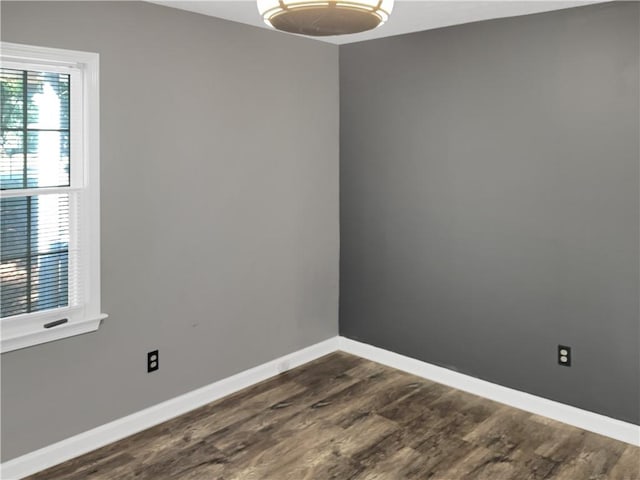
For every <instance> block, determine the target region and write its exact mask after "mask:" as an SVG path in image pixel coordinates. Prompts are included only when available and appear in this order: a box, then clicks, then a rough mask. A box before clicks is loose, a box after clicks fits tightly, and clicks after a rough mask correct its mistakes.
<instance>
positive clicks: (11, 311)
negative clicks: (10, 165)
mask: <svg viewBox="0 0 640 480" xmlns="http://www.w3.org/2000/svg"><path fill="white" fill-rule="evenodd" d="M0 219H1V222H2V225H1V226H0V242H1V245H2V252H1V255H0V257H1V263H2V266H1V268H0V275H1V278H0V280H1V282H2V284H1V285H0V304H1V308H0V310H1V311H2V316H3V317H5V316H11V315H17V314H21V313H28V312H37V311H40V310H46V309H49V308H56V307H61V306H66V305H68V297H69V293H68V284H69V195H66V194H64V195H62V194H61V195H38V196H33V197H15V198H6V199H2V200H0Z"/></svg>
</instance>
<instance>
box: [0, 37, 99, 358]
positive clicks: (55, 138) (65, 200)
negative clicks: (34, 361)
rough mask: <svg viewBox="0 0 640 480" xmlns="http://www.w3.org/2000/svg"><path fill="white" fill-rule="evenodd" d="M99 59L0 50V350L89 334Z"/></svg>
mask: <svg viewBox="0 0 640 480" xmlns="http://www.w3.org/2000/svg"><path fill="white" fill-rule="evenodd" d="M97 79H98V77H97V55H96V54H88V53H84V52H73V51H67V50H55V49H46V48H41V47H30V46H24V45H15V44H7V43H3V44H2V65H1V66H0V86H1V92H0V95H1V97H0V106H1V111H0V189H1V190H0V261H1V262H0V327H1V334H2V335H1V336H2V351H3V352H4V351H9V350H14V349H16V348H22V347H25V346H30V345H34V344H37V343H42V342H45V341H50V340H56V339H59V338H63V337H66V336H70V335H76V334H78V333H85V332H87V331H91V330H95V329H96V328H97V327H98V325H99V322H100V320H101V319H102V318H104V317H105V315H103V314H101V313H100V295H99V293H100V292H99V244H100V242H99V240H100V239H99V177H98V174H99V163H98V154H99V148H98V122H97V120H98V116H97V108H98V104H97V99H98V96H97V86H98V85H97Z"/></svg>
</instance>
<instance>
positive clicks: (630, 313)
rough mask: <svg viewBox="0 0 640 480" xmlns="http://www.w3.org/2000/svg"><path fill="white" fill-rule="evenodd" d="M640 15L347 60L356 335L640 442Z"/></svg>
mask: <svg viewBox="0 0 640 480" xmlns="http://www.w3.org/2000/svg"><path fill="white" fill-rule="evenodd" d="M639 7H640V5H639V4H638V3H635V2H634V3H626V2H621V3H618V4H604V5H596V6H588V7H581V8H576V9H571V10H564V11H559V12H553V13H548V14H540V15H535V16H527V17H519V18H512V19H503V20H496V21H489V22H483V23H476V24H468V25H462V26H457V27H452V28H446V29H440V30H432V31H427V32H421V33H416V34H411V35H406V36H399V37H394V38H386V39H380V40H374V41H371V42H364V43H359V44H353V45H346V46H342V47H341V48H340V78H341V83H340V88H341V117H340V122H341V151H340V154H341V161H340V165H341V166H340V212H341V270H340V275H341V276H340V330H341V333H342V334H343V335H345V336H347V337H350V338H354V339H357V340H361V341H364V342H367V343H372V344H374V345H378V346H381V347H384V348H387V349H390V350H393V351H396V352H399V353H402V354H406V355H409V356H412V357H415V358H418V359H421V360H425V361H428V362H432V363H435V364H438V365H443V366H446V367H448V368H450V369H452V370H458V371H461V372H464V373H467V374H470V375H473V376H475V377H479V378H483V379H487V380H490V381H492V382H496V383H499V384H501V385H506V386H509V387H512V388H515V389H518V390H523V391H526V392H531V393H534V394H536V395H540V396H543V397H547V398H551V399H554V400H557V401H560V402H564V403H568V404H571V405H575V406H578V407H581V408H584V409H587V410H591V411H594V412H598V413H601V414H605V415H608V416H611V417H615V418H618V419H621V420H626V421H630V422H634V423H640V412H639V409H640V397H639V389H640V385H639V382H640V357H639V355H640V353H639V351H640V348H639V338H640V332H639V329H640V326H639V318H638V307H639V305H638V291H639V286H640V285H639V279H638V276H639V271H638V267H639V252H638V248H639V244H640V243H639V238H638V227H639V225H638V221H639V214H640V212H639V205H638V203H639V202H638V201H639V187H638V183H639V168H638V164H639V161H638V158H639V151H638V149H639V145H638V144H639V113H640V112H639V92H638V90H639V83H640V82H639V74H638V58H639V56H640V52H639V44H640V41H639ZM559 343H562V344H567V345H570V346H572V347H573V349H574V350H573V366H572V367H571V368H565V367H561V366H558V365H557V364H556V348H557V345H558V344H559Z"/></svg>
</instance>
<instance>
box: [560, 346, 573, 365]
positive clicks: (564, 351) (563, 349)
mask: <svg viewBox="0 0 640 480" xmlns="http://www.w3.org/2000/svg"><path fill="white" fill-rule="evenodd" d="M558 364H559V365H562V366H563V367H570V366H571V347H567V346H566V345H558Z"/></svg>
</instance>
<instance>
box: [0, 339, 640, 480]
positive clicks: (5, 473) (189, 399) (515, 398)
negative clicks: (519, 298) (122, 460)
mask: <svg viewBox="0 0 640 480" xmlns="http://www.w3.org/2000/svg"><path fill="white" fill-rule="evenodd" d="M336 350H342V351H344V352H347V353H351V354H353V355H358V356H360V357H363V358H366V359H368V360H372V361H374V362H378V363H381V364H383V365H387V366H389V367H392V368H397V369H398V370H403V371H405V372H408V373H412V374H414V375H417V376H419V377H422V378H426V379H428V380H432V381H434V382H438V383H442V384H444V385H448V386H450V387H453V388H457V389H459V390H464V391H466V392H469V393H473V394H475V395H479V396H481V397H485V398H488V399H490V400H495V401H497V402H500V403H504V404H506V405H510V406H512V407H515V408H519V409H521V410H525V411H528V412H532V413H535V414H538V415H542V416H545V417H548V418H552V419H554V420H558V421H560V422H563V423H566V424H569V425H573V426H575V427H579V428H582V429H584V430H589V431H591V432H595V433H598V434H600V435H605V436H607V437H611V438H614V439H616V440H621V441H623V442H626V443H630V444H632V445H638V446H640V426H638V425H634V424H631V423H626V422H622V421H620V420H616V419H613V418H609V417H605V416H604V415H598V414H596V413H593V412H588V411H586V410H581V409H579V408H576V407H572V406H569V405H565V404H562V403H558V402H554V401H552V400H548V399H545V398H541V397H536V396H535V395H531V394H528V393H524V392H520V391H518V390H513V389H511V388H507V387H503V386H500V385H496V384H495V383H491V382H487V381H485V380H480V379H477V378H474V377H470V376H468V375H464V374H462V373H458V372H454V371H452V370H448V369H446V368H442V367H437V366H435V365H431V364H429V363H426V362H422V361H420V360H416V359H414V358H410V357H405V356H404V355H399V354H397V353H393V352H390V351H388V350H384V349H382V348H378V347H374V346H371V345H367V344H365V343H360V342H357V341H355V340H350V339H348V338H344V337H333V338H329V339H328V340H325V341H323V342H320V343H317V344H315V345H312V346H310V347H307V348H304V349H302V350H298V351H297V352H294V353H291V354H289V355H285V356H283V357H280V358H278V359H275V360H272V361H270V362H267V363H264V364H262V365H259V366H257V367H254V368H251V369H249V370H245V371H244V372H240V373H238V374H236V375H233V376H231V377H228V378H225V379H223V380H220V381H218V382H214V383H212V384H210V385H207V386H205V387H202V388H199V389H197V390H193V391H191V392H188V393H185V394H184V395H180V396H178V397H175V398H172V399H170V400H167V401H165V402H162V403H159V404H157V405H154V406H152V407H149V408H146V409H144V410H141V411H139V412H136V413H133V414H131V415H127V416H126V417H123V418H120V419H118V420H114V421H113V422H110V423H107V424H105V425H101V426H99V427H96V428H93V429H91V430H88V431H86V432H83V433H80V434H78V435H75V436H73V437H70V438H67V439H65V440H62V441H60V442H57V443H54V444H52V445H49V446H47V447H44V448H41V449H39V450H36V451H34V452H31V453H27V454H25V455H22V456H20V457H17V458H14V459H12V460H9V461H8V462H5V463H3V464H2V465H1V466H0V472H1V473H0V478H1V479H3V480H18V479H20V478H23V477H26V476H28V475H31V474H34V473H36V472H39V471H41V470H44V469H46V468H49V467H52V466H54V465H57V464H59V463H62V462H65V461H67V460H70V459H72V458H75V457H77V456H79V455H82V454H84V453H87V452H90V451H92V450H95V449H96V448H100V447H103V446H105V445H108V444H109V443H112V442H115V441H117V440H120V439H122V438H125V437H128V436H129V435H133V434H135V433H138V432H141V431H142V430H145V429H147V428H150V427H153V426H154V425H158V424H159V423H162V422H165V421H167V420H170V419H172V418H175V417H177V416H179V415H182V414H183V413H186V412H188V411H190V410H193V409H196V408H198V407H201V406H203V405H206V404H207V403H209V402H213V401H215V400H217V399H219V398H222V397H225V396H227V395H230V394H232V393H234V392H237V391H238V390H242V389H243V388H246V387H249V386H251V385H253V384H255V383H258V382H261V381H263V380H266V379H268V378H270V377H273V376H275V375H277V374H279V373H282V372H285V371H287V370H290V369H292V368H295V367H297V366H300V365H302V364H304V363H307V362H310V361H312V360H315V359H316V358H320V357H322V356H323V355H327V354H329V353H332V352H335V351H336Z"/></svg>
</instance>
